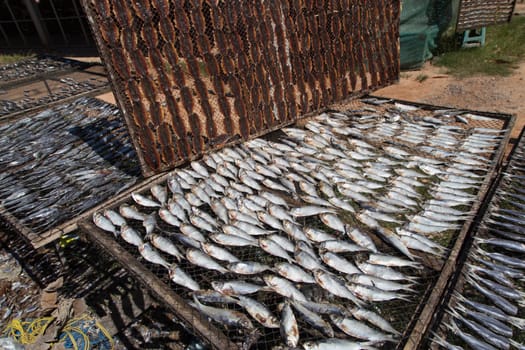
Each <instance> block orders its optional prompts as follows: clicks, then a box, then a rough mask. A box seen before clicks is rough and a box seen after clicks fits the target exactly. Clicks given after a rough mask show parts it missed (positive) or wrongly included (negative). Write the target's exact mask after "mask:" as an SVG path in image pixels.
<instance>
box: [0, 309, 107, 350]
mask: <svg viewBox="0 0 525 350" xmlns="http://www.w3.org/2000/svg"><path fill="white" fill-rule="evenodd" d="M54 319H55V318H54V317H42V318H37V319H34V320H32V321H20V320H18V319H14V320H12V321H11V322H9V324H8V325H7V327H6V328H5V330H4V334H5V335H6V336H8V337H11V338H13V339H15V340H16V341H17V342H19V343H20V344H22V345H27V344H33V343H35V342H36V340H37V338H38V337H39V336H41V335H42V334H44V332H45V330H46V328H47V327H48V326H49V324H50V323H51V322H53V320H54ZM82 321H86V322H90V321H95V325H96V327H97V328H98V329H99V330H100V331H101V332H102V334H103V335H104V336H105V337H106V339H107V340H108V341H109V344H110V349H113V344H114V343H113V338H112V337H111V335H110V334H109V332H108V331H107V329H106V328H104V326H102V324H100V322H98V321H97V320H95V319H94V318H92V317H90V316H89V315H82V316H80V317H76V318H73V319H71V320H69V321H68V323H67V324H66V325H65V326H64V328H63V329H62V332H63V333H64V334H65V336H66V337H67V338H69V340H70V341H71V344H72V345H73V348H74V350H89V349H90V346H91V342H90V339H89V336H88V335H87V334H86V333H84V330H82V329H81V328H80V327H78V325H77V323H78V322H82ZM74 333H76V334H78V335H80V336H81V337H82V340H83V343H84V346H83V347H82V349H81V348H80V347H79V344H78V343H77V341H76V338H75V336H74Z"/></svg>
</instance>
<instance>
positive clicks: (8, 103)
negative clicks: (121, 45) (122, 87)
mask: <svg viewBox="0 0 525 350" xmlns="http://www.w3.org/2000/svg"><path fill="white" fill-rule="evenodd" d="M58 82H60V83H61V84H60V85H59V87H56V88H54V89H53V91H52V92H50V93H49V94H47V95H43V96H39V97H31V96H30V95H29V94H30V91H25V92H24V97H23V98H21V99H18V100H0V117H1V116H4V115H8V114H11V113H15V112H20V111H24V110H27V109H31V108H36V107H39V106H44V105H47V104H48V103H52V102H56V101H58V100H62V99H66V98H69V97H73V96H76V95H80V94H82V93H86V92H90V91H94V90H98V89H101V88H103V87H106V86H108V85H109V83H108V81H107V79H105V78H93V77H92V78H88V79H86V80H80V81H79V80H75V79H73V78H63V79H59V80H58ZM55 85H56V84H55Z"/></svg>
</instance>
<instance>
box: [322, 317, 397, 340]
mask: <svg viewBox="0 0 525 350" xmlns="http://www.w3.org/2000/svg"><path fill="white" fill-rule="evenodd" d="M330 318H331V319H332V322H333V323H334V324H335V325H336V326H337V327H338V328H339V329H341V330H342V331H343V332H345V333H346V334H348V335H349V336H352V337H354V338H357V339H363V340H367V341H373V342H385V341H389V342H395V339H394V338H393V337H392V336H391V335H389V334H385V333H382V332H379V331H377V330H375V329H373V328H371V327H368V326H367V325H365V324H364V323H362V322H359V321H357V320H353V319H350V318H347V317H341V316H338V315H332V316H330Z"/></svg>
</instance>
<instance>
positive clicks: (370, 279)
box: [346, 274, 414, 292]
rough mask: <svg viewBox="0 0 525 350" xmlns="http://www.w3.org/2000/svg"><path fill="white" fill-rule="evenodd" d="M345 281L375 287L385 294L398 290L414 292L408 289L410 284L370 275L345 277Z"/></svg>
mask: <svg viewBox="0 0 525 350" xmlns="http://www.w3.org/2000/svg"><path fill="white" fill-rule="evenodd" d="M346 279H347V280H348V281H350V282H354V283H359V284H362V285H365V286H372V287H376V288H379V289H381V290H384V291H387V292H397V291H399V290H403V291H406V292H413V291H414V290H413V289H411V288H410V287H411V286H412V284H405V283H398V282H394V281H390V280H386V279H383V278H380V277H377V276H372V275H366V274H355V275H351V276H346Z"/></svg>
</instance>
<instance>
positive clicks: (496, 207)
mask: <svg viewBox="0 0 525 350" xmlns="http://www.w3.org/2000/svg"><path fill="white" fill-rule="evenodd" d="M524 135H525V134H524V132H523V131H522V133H521V135H520V137H519V140H518V143H517V145H516V146H515V148H514V149H513V151H512V152H513V153H512V155H511V157H510V160H509V162H508V164H507V166H506V168H505V170H504V171H503V172H502V174H501V177H500V179H499V182H498V185H497V187H496V188H495V190H494V192H493V197H492V198H491V201H490V202H489V203H488V204H487V207H486V211H485V212H484V214H483V217H482V218H481V219H480V223H479V226H478V227H477V228H476V230H475V231H474V233H473V239H472V242H471V245H470V246H469V247H467V248H466V249H465V252H464V254H463V255H464V257H463V261H462V265H461V266H460V268H459V269H458V275H457V280H456V284H455V285H453V286H452V288H451V289H450V291H451V292H450V294H449V296H448V297H449V299H447V300H446V302H444V303H443V305H444V306H443V308H442V310H441V315H440V317H439V318H436V322H435V324H434V328H433V329H434V333H433V336H431V337H429V341H428V343H429V344H428V345H429V346H432V348H435V349H437V348H439V344H440V342H442V341H443V340H445V341H448V342H449V343H450V344H456V345H462V346H468V344H466V343H465V340H464V339H462V337H461V336H460V335H459V334H458V333H457V332H456V331H455V330H451V329H450V328H448V327H449V326H450V325H451V322H452V321H454V322H455V323H456V324H457V325H459V326H460V327H459V328H460V329H461V330H462V331H463V332H465V333H467V334H470V335H472V336H474V337H476V338H477V339H479V340H481V341H485V340H484V338H483V337H482V336H480V335H479V334H476V333H475V331H474V330H473V329H471V328H468V326H466V324H463V322H462V321H461V318H459V319H458V318H457V316H453V315H452V314H451V313H450V312H451V310H454V311H456V312H458V310H459V309H458V305H459V304H461V305H463V306H466V307H467V308H468V309H470V310H473V311H481V310H476V308H475V307H474V306H472V305H469V304H468V302H469V301H472V302H477V303H482V304H486V305H491V306H494V307H496V309H497V305H496V304H495V303H494V301H493V300H491V299H490V298H488V297H486V296H484V295H483V294H482V293H481V292H480V291H479V290H478V289H476V288H475V287H474V286H473V284H472V282H471V281H469V280H468V277H469V276H472V275H473V274H475V272H473V271H472V266H474V269H475V268H476V267H482V268H487V269H489V271H490V268H491V266H490V265H485V264H484V263H483V261H485V262H486V263H489V264H490V263H495V264H496V266H497V265H498V264H499V266H500V269H505V268H508V269H509V273H510V271H514V272H516V271H518V273H519V272H522V269H520V268H517V267H516V266H511V265H505V262H503V261H497V260H493V259H492V258H491V257H489V256H488V254H494V253H497V254H503V255H505V256H508V257H510V258H514V259H516V258H517V259H522V258H523V253H522V252H518V251H512V249H511V250H509V249H505V248H504V247H501V246H493V245H490V244H483V242H482V241H479V239H502V240H509V242H513V238H512V235H513V233H514V234H518V235H521V233H520V232H519V231H518V232H516V231H515V230H514V228H512V227H504V226H498V224H504V225H505V224H513V222H512V221H507V220H508V219H511V220H512V218H516V219H518V220H520V219H523V217H524V214H525V195H523V179H524V178H525V137H524ZM520 196H521V198H520ZM500 210H507V211H508V210H511V211H513V212H512V214H509V216H508V219H499V218H498V217H497V216H494V215H498V214H503V215H505V212H502V211H500ZM517 225H518V228H517V229H518V230H519V229H522V228H523V224H521V225H520V224H519V223H517ZM495 230H503V232H500V233H496V231H495ZM515 243H516V245H517V246H518V245H520V244H521V243H520V241H515ZM478 248H481V249H482V251H481V252H477V249H478ZM483 252H487V254H486V255H485V254H484V253H483ZM480 258H481V260H480ZM521 261H522V260H521ZM501 271H504V270H499V271H497V270H493V272H494V275H496V277H497V275H499V274H500V273H501ZM481 276H483V277H488V278H491V276H490V275H485V274H482V275H481ZM522 276H523V275H522ZM515 278H516V276H512V275H508V276H507V279H508V280H509V281H512V283H513V287H512V289H513V290H514V291H518V292H524V291H525V288H524V286H523V283H522V280H517V279H515ZM478 283H479V282H478ZM499 283H502V282H501V281H499ZM480 284H481V285H482V286H483V287H485V289H488V290H491V288H486V287H487V285H483V284H482V283H480ZM493 291H494V290H493ZM495 294H496V295H498V293H495ZM462 298H465V299H466V301H464V300H462ZM504 298H505V297H504ZM507 300H508V301H509V302H510V303H511V304H512V303H514V302H515V301H514V300H511V299H507ZM516 307H517V310H518V312H517V314H516V315H512V316H515V317H517V318H521V319H525V309H524V308H523V306H522V305H520V304H519V303H518V304H516ZM500 310H501V311H500V312H502V313H503V314H505V312H504V311H503V309H500ZM459 313H460V315H461V316H462V317H465V318H466V319H467V320H469V321H474V322H478V323H479V319H473V318H472V316H468V315H467V314H464V313H462V312H461V311H459ZM488 317H490V316H488ZM510 318H511V317H510V315H507V317H506V319H500V321H503V323H507V324H508V326H510V328H511V329H512V337H509V336H508V335H506V336H505V337H506V338H507V339H512V340H513V341H516V342H517V343H518V344H523V342H524V341H525V336H524V330H523V327H524V326H523V325H522V326H521V327H518V326H516V325H513V324H512V322H510V323H509V319H510ZM481 325H482V326H484V327H487V325H486V324H483V323H481ZM491 331H494V330H491ZM485 342H486V341H485ZM489 345H490V344H489Z"/></svg>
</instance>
